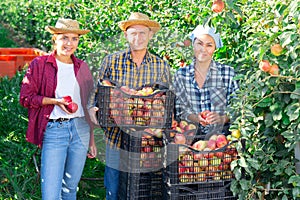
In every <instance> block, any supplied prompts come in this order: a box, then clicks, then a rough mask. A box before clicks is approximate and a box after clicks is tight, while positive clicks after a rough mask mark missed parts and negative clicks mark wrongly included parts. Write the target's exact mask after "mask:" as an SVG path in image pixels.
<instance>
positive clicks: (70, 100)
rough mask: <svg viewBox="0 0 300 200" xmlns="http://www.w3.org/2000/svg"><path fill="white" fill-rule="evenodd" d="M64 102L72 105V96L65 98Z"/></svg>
mask: <svg viewBox="0 0 300 200" xmlns="http://www.w3.org/2000/svg"><path fill="white" fill-rule="evenodd" d="M63 100H64V101H65V102H67V103H71V102H72V97H71V96H64V97H63Z"/></svg>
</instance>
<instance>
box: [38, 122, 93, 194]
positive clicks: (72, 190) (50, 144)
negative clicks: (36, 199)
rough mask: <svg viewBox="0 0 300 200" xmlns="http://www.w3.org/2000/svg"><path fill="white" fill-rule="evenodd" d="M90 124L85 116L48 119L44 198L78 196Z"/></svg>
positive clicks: (43, 170) (43, 163)
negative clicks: (55, 120)
mask: <svg viewBox="0 0 300 200" xmlns="http://www.w3.org/2000/svg"><path fill="white" fill-rule="evenodd" d="M89 138H90V127H89V125H88V123H87V122H86V121H85V119H84V118H83V117H82V118H74V119H72V120H70V121H65V122H48V124H47V128H46V131H45V132H44V138H43V146H42V155H41V160H42V161H41V187H42V199H43V200H59V199H63V200H75V199H76V191H77V186H78V183H79V181H80V178H81V174H82V171H83V168H84V164H85V160H86V157H87V151H88V145H89Z"/></svg>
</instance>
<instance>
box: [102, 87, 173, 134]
mask: <svg viewBox="0 0 300 200" xmlns="http://www.w3.org/2000/svg"><path fill="white" fill-rule="evenodd" d="M124 88H125V87H124V86H123V87H116V86H103V85H98V94H97V99H98V101H97V106H98V107H99V111H98V113H97V117H98V122H99V125H100V126H104V127H115V126H118V127H128V128H129V127H131V128H132V127H133V128H145V127H150V128H169V127H171V125H172V114H173V110H174V99H175V94H174V93H173V92H172V91H170V90H168V89H154V91H153V92H152V93H151V94H149V95H145V96H142V95H141V94H140V93H136V94H130V92H128V91H127V90H129V88H126V90H125V89H124ZM126 91H127V92H126ZM134 91H136V90H134Z"/></svg>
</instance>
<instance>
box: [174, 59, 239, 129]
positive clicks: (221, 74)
mask: <svg viewBox="0 0 300 200" xmlns="http://www.w3.org/2000/svg"><path fill="white" fill-rule="evenodd" d="M234 75H235V72H234V69H233V68H232V67H230V66H228V65H224V64H220V63H217V62H215V61H212V62H211V64H210V67H209V71H208V74H207V76H206V79H205V82H204V84H203V87H202V88H200V87H199V86H198V84H197V82H196V80H195V68H194V63H192V64H191V65H189V66H186V67H183V68H180V69H179V70H177V71H176V73H175V76H174V83H173V84H174V90H175V93H176V100H175V105H176V117H177V118H180V119H185V120H187V117H188V116H189V115H190V114H198V113H199V112H202V111H204V110H210V111H214V112H217V113H219V114H221V115H224V114H225V111H226V107H227V105H228V103H229V102H230V99H231V98H232V97H233V94H234V93H235V92H236V90H238V83H237V81H235V80H233V77H234ZM210 126H213V125H209V126H206V127H203V126H200V128H201V131H202V133H208V132H209V130H212V127H210Z"/></svg>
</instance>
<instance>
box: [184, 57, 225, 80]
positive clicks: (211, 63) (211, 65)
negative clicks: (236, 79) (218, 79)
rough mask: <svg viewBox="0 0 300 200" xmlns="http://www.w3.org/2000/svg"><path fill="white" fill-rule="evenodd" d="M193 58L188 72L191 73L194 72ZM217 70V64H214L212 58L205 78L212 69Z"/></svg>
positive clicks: (209, 74)
mask: <svg viewBox="0 0 300 200" xmlns="http://www.w3.org/2000/svg"><path fill="white" fill-rule="evenodd" d="M194 66H195V60H193V62H192V63H191V64H190V65H189V69H188V70H189V72H190V74H191V75H193V74H195V67H194ZM218 70H219V65H217V64H216V62H215V61H214V60H211V62H210V64H209V70H208V73H207V78H209V77H210V76H211V73H212V71H218Z"/></svg>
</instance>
